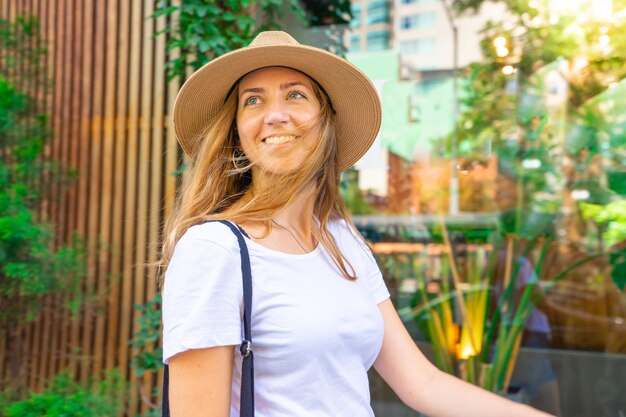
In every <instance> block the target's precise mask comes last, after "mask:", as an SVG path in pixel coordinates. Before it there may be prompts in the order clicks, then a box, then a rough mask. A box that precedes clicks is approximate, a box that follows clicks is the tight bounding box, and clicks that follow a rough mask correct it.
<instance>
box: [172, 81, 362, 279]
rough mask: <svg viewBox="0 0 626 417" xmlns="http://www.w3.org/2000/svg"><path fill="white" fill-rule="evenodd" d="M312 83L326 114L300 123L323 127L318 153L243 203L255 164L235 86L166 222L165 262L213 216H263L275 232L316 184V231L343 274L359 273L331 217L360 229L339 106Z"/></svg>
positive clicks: (240, 218)
mask: <svg viewBox="0 0 626 417" xmlns="http://www.w3.org/2000/svg"><path fill="white" fill-rule="evenodd" d="M309 79H310V77H309ZM311 84H312V86H313V91H314V92H315V95H316V97H317V99H318V100H319V102H320V104H321V111H320V117H319V118H318V120H317V121H316V123H315V124H314V125H312V126H301V127H300V128H301V129H303V130H304V132H303V133H306V134H310V133H312V132H315V131H317V133H318V134H319V136H320V139H321V140H319V141H315V142H316V145H315V147H314V150H313V154H312V157H311V158H307V159H306V161H305V163H304V164H303V166H301V167H300V168H299V169H297V170H294V171H292V172H288V173H286V174H283V175H280V176H277V177H276V184H274V185H273V186H272V187H268V188H270V189H267V190H264V191H263V192H261V193H258V194H255V195H253V196H252V199H251V200H250V201H248V202H246V203H245V204H240V199H241V197H242V196H243V195H244V193H246V191H248V190H249V189H250V186H251V184H252V173H251V168H252V164H251V163H250V162H249V161H248V160H247V159H246V158H245V156H241V154H240V152H239V150H238V149H239V143H238V137H237V133H236V129H235V116H236V112H237V96H238V87H237V86H236V87H235V88H233V90H232V92H231V94H230V95H229V96H228V98H227V99H226V102H225V103H224V106H223V108H222V109H221V111H220V112H219V113H218V115H217V117H216V118H215V120H214V121H213V123H212V124H211V126H209V128H208V130H207V132H206V134H205V135H203V138H204V140H202V142H201V144H200V147H199V150H198V154H197V156H196V158H195V159H194V161H193V162H192V164H191V166H190V167H189V168H188V172H187V173H186V177H185V179H184V181H183V184H182V188H181V190H180V194H179V195H178V198H177V202H176V208H175V210H174V213H173V214H172V216H170V218H169V219H168V220H167V222H166V224H165V232H164V241H163V249H162V254H161V260H160V266H161V267H167V264H168V263H169V260H170V258H171V256H172V253H173V252H174V247H175V246H176V243H177V242H178V240H179V239H180V238H181V236H182V235H183V234H184V233H185V232H186V231H187V229H189V228H190V227H191V226H194V225H197V224H200V223H204V222H206V221H208V220H229V221H232V222H234V223H239V222H243V221H260V222H263V223H264V224H265V227H266V234H265V236H267V234H269V233H270V232H271V227H272V225H271V219H272V217H273V216H274V215H275V214H276V213H277V212H278V211H280V210H281V209H282V208H284V207H285V206H287V205H289V204H290V203H291V202H292V201H293V200H294V199H295V198H296V196H298V195H300V193H301V191H302V190H303V189H305V188H307V187H310V186H313V188H314V193H313V195H314V202H313V203H314V204H313V214H314V216H315V218H316V219H317V221H318V223H314V227H313V236H314V237H315V239H316V240H317V241H319V242H320V243H321V244H322V245H323V246H324V247H325V248H326V249H327V250H328V252H329V253H330V254H331V256H332V258H333V260H334V262H335V264H336V265H337V267H338V268H339V269H340V271H341V272H342V274H343V275H344V276H345V277H346V278H347V279H350V280H354V279H356V275H355V271H354V268H353V267H352V265H351V264H350V262H349V261H348V259H346V257H345V256H344V255H343V254H342V253H341V251H340V250H339V248H338V246H337V244H336V242H335V240H334V238H333V236H332V234H331V233H330V231H329V229H328V224H329V223H330V222H332V221H334V220H339V219H343V220H345V221H346V222H347V223H348V225H349V226H350V227H351V228H352V229H353V230H354V231H356V228H355V227H354V224H353V223H352V221H351V220H350V217H349V213H348V210H347V208H346V206H345V204H344V202H343V199H342V197H341V194H340V192H339V178H340V174H341V173H340V172H339V169H338V165H337V135H336V130H335V120H334V117H335V116H334V111H333V109H332V104H331V102H330V99H329V98H328V96H327V95H326V93H325V92H324V91H323V89H322V88H321V87H320V86H319V85H318V84H317V83H316V82H315V81H314V80H312V79H311ZM238 153H239V155H237V154H238ZM242 164H244V165H243V166H241V165H242ZM356 235H358V233H356Z"/></svg>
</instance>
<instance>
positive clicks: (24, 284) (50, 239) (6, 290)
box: [0, 17, 85, 389]
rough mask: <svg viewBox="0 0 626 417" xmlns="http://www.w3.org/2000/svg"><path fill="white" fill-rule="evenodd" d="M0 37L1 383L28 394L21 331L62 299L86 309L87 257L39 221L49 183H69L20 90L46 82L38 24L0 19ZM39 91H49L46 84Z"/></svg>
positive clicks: (42, 118) (39, 116)
mask: <svg viewBox="0 0 626 417" xmlns="http://www.w3.org/2000/svg"><path fill="white" fill-rule="evenodd" d="M0 33H1V34H2V37H0V38H1V39H2V41H1V42H0V47H1V49H2V51H1V53H0V56H2V59H3V64H4V65H6V68H7V71H6V74H8V77H9V78H5V77H4V76H0V138H1V143H0V326H1V327H0V334H2V338H3V340H8V344H7V347H8V350H7V352H6V355H5V360H6V361H7V362H6V366H7V368H8V369H10V372H7V375H12V376H13V379H12V380H10V381H2V383H3V385H4V384H5V383H6V384H13V385H17V386H19V387H21V388H22V389H23V386H24V381H23V380H22V379H21V376H23V375H24V374H23V372H22V369H23V367H24V366H25V363H26V358H24V357H23V351H22V337H23V335H22V331H21V330H22V328H23V326H24V325H25V324H26V323H28V322H29V321H31V320H33V319H35V318H36V317H37V315H38V314H39V313H40V312H41V309H42V308H43V306H44V305H45V303H43V302H42V300H43V299H44V297H48V296H51V295H61V294H62V295H63V296H64V297H63V298H64V299H63V301H60V300H61V298H59V299H58V303H57V305H55V306H54V307H55V308H66V307H71V306H73V307H74V308H77V306H78V305H80V300H82V299H83V297H84V294H82V293H81V291H80V289H81V288H80V278H81V277H82V276H84V274H85V256H84V255H85V251H84V249H83V247H82V244H81V242H80V240H79V239H76V240H75V241H74V242H68V244H67V245H65V246H59V247H57V248H55V244H54V242H55V241H56V237H55V232H54V227H53V226H52V225H51V224H49V223H46V222H42V221H40V220H39V219H38V214H37V211H38V209H39V205H40V203H41V202H42V201H43V199H50V198H53V197H54V196H50V195H47V194H46V188H45V185H46V184H45V183H44V179H48V181H55V182H57V183H63V182H64V181H69V180H70V176H68V175H64V174H63V173H62V172H61V171H60V170H59V168H58V167H57V165H56V164H55V163H54V162H52V161H48V160H46V159H45V158H44V157H43V149H44V146H45V143H46V140H47V139H48V138H49V137H50V135H51V132H50V131H49V129H48V117H47V115H46V114H45V113H42V112H41V111H39V107H40V105H39V103H38V102H37V100H36V99H35V98H34V97H33V96H30V95H28V94H27V93H26V92H25V91H31V90H24V91H22V90H20V89H19V88H18V87H17V86H18V85H19V86H20V87H22V88H25V89H32V86H33V84H34V83H35V82H37V78H40V77H39V74H40V73H41V72H40V71H41V67H40V64H41V62H42V61H44V60H43V59H41V58H42V56H41V55H42V54H43V53H45V48H43V47H42V46H41V45H42V44H43V42H42V41H41V39H39V37H38V33H39V29H38V24H37V21H36V20H34V19H30V18H24V17H23V18H18V19H16V20H15V21H14V22H9V21H7V20H4V19H0ZM41 86H42V87H44V90H45V82H43V81H42V82H41ZM48 299H50V298H48ZM50 300H52V299H50Z"/></svg>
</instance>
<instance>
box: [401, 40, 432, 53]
mask: <svg viewBox="0 0 626 417" xmlns="http://www.w3.org/2000/svg"><path fill="white" fill-rule="evenodd" d="M435 45H436V40H435V38H420V39H411V40H408V41H402V42H400V53H401V54H403V55H420V54H430V53H432V52H434V51H435Z"/></svg>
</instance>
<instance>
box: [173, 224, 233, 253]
mask: <svg viewBox="0 0 626 417" xmlns="http://www.w3.org/2000/svg"><path fill="white" fill-rule="evenodd" d="M177 246H217V247H222V248H223V249H225V250H227V251H229V252H230V251H232V250H235V249H236V250H237V251H239V243H238V241H237V236H235V234H234V233H233V231H232V230H231V229H230V228H229V227H228V226H227V225H225V224H223V223H220V222H218V221H208V222H204V223H200V224H196V225H194V226H191V227H190V228H189V229H187V230H186V231H185V233H183V235H182V236H181V238H180V239H179V240H178V243H177Z"/></svg>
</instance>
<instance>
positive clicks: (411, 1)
mask: <svg viewBox="0 0 626 417" xmlns="http://www.w3.org/2000/svg"><path fill="white" fill-rule="evenodd" d="M433 1H435V0H402V1H401V4H418V3H421V4H426V3H432V2H433Z"/></svg>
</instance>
